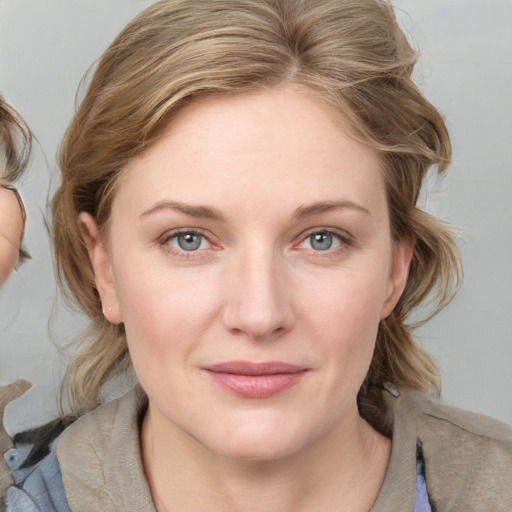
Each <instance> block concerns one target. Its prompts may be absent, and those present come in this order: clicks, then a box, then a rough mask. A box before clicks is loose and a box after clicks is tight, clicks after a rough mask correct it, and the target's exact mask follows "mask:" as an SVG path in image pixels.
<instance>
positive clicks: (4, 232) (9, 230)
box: [0, 187, 23, 285]
mask: <svg viewBox="0 0 512 512" xmlns="http://www.w3.org/2000/svg"><path fill="white" fill-rule="evenodd" d="M22 233H23V217H22V213H21V210H20V205H19V203H18V199H17V198H16V196H15V195H14V193H13V192H12V191H11V190H7V189H5V188H1V187H0V285H2V284H4V283H5V282H6V281H7V279H8V277H9V276H10V275H11V272H12V271H13V270H14V267H15V266H16V263H17V262H18V256H19V250H20V243H21V234H22Z"/></svg>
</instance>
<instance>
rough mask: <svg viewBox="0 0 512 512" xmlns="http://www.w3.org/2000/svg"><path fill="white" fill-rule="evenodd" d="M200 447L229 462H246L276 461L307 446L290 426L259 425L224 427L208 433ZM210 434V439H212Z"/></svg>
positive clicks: (255, 423) (299, 433)
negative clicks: (204, 447)
mask: <svg viewBox="0 0 512 512" xmlns="http://www.w3.org/2000/svg"><path fill="white" fill-rule="evenodd" d="M209 434H210V436H209V439H208V440H205V441H206V442H204V444H205V445H206V446H207V447H208V448H209V449H210V450H212V451H213V452H215V453H217V454H218V455H221V456H223V457H227V458H230V459H237V460H247V461H265V460H269V461H270V460H278V459H284V458H286V457H289V456H290V455H292V454H294V453H296V452H298V451H300V450H301V448H303V447H304V446H305V445H306V444H307V440H306V439H305V438H304V436H303V435H302V434H301V432H298V431H297V429H296V428H293V426H292V425H285V424H283V423H281V425H278V426H276V425H275V424H274V423H273V422H272V421H271V420H268V421H266V422H263V423H259V424H258V422H253V423H252V424H244V425H236V424H233V423H232V424H231V425H227V426H226V429H225V431H224V429H221V430H220V431H219V432H217V433H214V432H212V431H210V432H209ZM212 434H213V436H214V437H213V436H212Z"/></svg>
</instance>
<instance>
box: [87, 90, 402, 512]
mask: <svg viewBox="0 0 512 512" xmlns="http://www.w3.org/2000/svg"><path fill="white" fill-rule="evenodd" d="M344 127H345V121H344V120H343V118H342V117H341V116H334V115H333V113H332V111H329V109H328V108H327V107H325V106H324V104H323V103H322V102H321V101H320V100H318V99H316V98H315V97H313V96H312V95H310V94H308V93H307V92H305V91H303V90H300V89H298V88H296V87H292V86H288V87H284V88H279V89H273V90H265V91H261V92H258V93H252V94H243V95H237V96H227V97H220V98H210V99H204V100H201V101H198V102H196V103H195V104H193V105H191V106H189V107H187V109H185V110H184V111H183V112H182V113H181V114H180V116H179V117H178V118H177V119H175V120H174V121H173V122H172V123H171V124H170V126H169V127H168V129H167V132H166V134H165V135H164V136H163V137H162V138H161V139H160V140H159V141H158V142H157V143H156V144H155V145H154V146H153V147H152V148H151V149H150V150H148V151H147V152H146V153H145V154H143V155H142V156H140V157H138V158H136V159H134V160H133V161H132V162H131V163H129V164H128V166H127V167H126V168H125V169H124V170H123V174H122V179H121V182H120V186H119V188H118V191H117V195H116V197H115V199H114V202H113V209H112V218H111V224H110V228H109V232H108V233H107V234H106V236H105V238H104V239H103V240H102V239H101V237H100V235H99V232H98V229H97V226H96V224H95V222H94V219H93V218H91V217H90V216H89V215H88V214H85V213H83V214H81V216H80V223H81V226H82V231H83V233H84V240H85V242H86V244H87V247H88V250H89V255H90V258H91V261H92V264H93V267H94V270H95V275H96V283H97V287H98V290H99V292H100V295H101V299H102V304H103V310H104V314H105V316H106V317H107V318H108V320H109V321H111V322H113V323H120V322H124V325H125V328H126V334H127V340H128V345H129V350H130V353H131V357H132V360H133V364H134V368H135V371H136V373H137V375H138V377H139V380H140V382H141V384H142V386H143V388H144V389H145V391H146V392H147V394H148V397H149V408H148V411H147V413H146V415H145V418H144V422H143V427H142V432H141V445H142V454H143V462H144V467H145V470H146V474H147V477H148V481H149V484H150V488H151V491H152V494H153V498H154V501H155V504H156V506H157V507H158V510H160V511H165V510H166V505H167V507H168V508H169V509H170V508H171V505H170V504H172V507H173V509H176V510H184V511H193V510H222V511H231V510H233V511H235V510H236V511H245V510H247V511H252V512H254V511H260V510H261V511H268V510H280V511H295V512H296V511H313V510H314V511H323V510H325V511H332V510H333V507H334V506H336V509H339V510H351V511H355V512H357V511H367V510H369V509H370V508H371V506H372V504H373V502H374V501H375V498H376V496H377V494H378V491H379V489H380V487H381V485H382V481H383V479H384V475H385V471H386V467H387V464H388V461H389V454H390V441H389V440H388V439H386V438H384V437H382V436H380V435H379V434H378V433H377V432H376V431H374V430H373V429H372V427H370V426H369V425H368V424H367V423H366V422H365V421H364V420H363V419H362V418H361V417H360V416H359V413H358V409H357V404H356V396H357V392H358V390H359V388H360V386H361V383H362V381H363V379H364V377H365V374H366V372H367V370H368V367H369V365H370V361H371V357H372V353H373V349H374V345H375V339H376V334H377V329H378V324H379V322H380V320H381V319H383V318H385V317H386V316H387V315H388V314H389V313H390V311H391V310H392V309H393V307H394V306H395V304H396V302H397V301H398V299H399V297H400V295H401V293H402V291H403V288H404V286H405V282H406V278H407V270H408V266H409V263H410V258H411V252H412V246H411V243H406V242H403V243H399V244H395V245H394V244H393V243H392V240H391V236H390V226H389V218H388V210H387V204H386V195H385V189H384V182H383V177H382V175H381V163H380V160H379V156H378V154H377V153H375V152H374V151H373V150H370V149H369V148H366V147H364V146H362V145H361V144H359V143H358V142H356V141H354V140H353V139H352V138H350V137H349V136H348V135H347V133H346V132H347V130H345V129H344ZM177 203H179V204H177ZM198 207H201V208H202V209H201V208H199V209H198ZM205 208H207V209H205ZM212 213H215V215H214V216H212V215H211V214H212ZM176 230H182V232H183V231H185V232H189V233H190V230H192V231H195V232H196V234H198V235H200V238H199V239H198V240H199V241H200V246H199V248H198V249H197V250H193V251H185V250H183V249H182V248H180V245H179V242H180V241H181V242H183V240H184V239H183V237H182V238H178V236H177V233H176ZM327 232H329V233H331V236H332V239H331V240H332V245H331V246H330V247H329V248H328V249H326V250H325V246H322V248H324V250H318V246H317V245H314V239H312V238H311V236H312V235H314V234H317V235H321V236H325V233H327ZM233 360H243V361H251V362H266V361H282V362H287V363H291V364H294V365H299V366H300V367H302V368H304V369H305V372H304V376H303V377H302V378H301V380H300V381H299V382H298V384H296V385H295V386H292V387H291V388H289V389H287V390H285V391H283V392H281V393H278V394H276V395H274V396H271V397H268V398H259V399H258V398H246V397H240V396H237V395H236V394H233V393H232V392H230V391H229V390H226V389H225V388H224V387H222V386H219V385H217V382H215V381H214V380H213V379H212V378H211V374H210V373H209V372H208V371H205V367H209V365H212V364H218V363H222V362H225V361H233ZM334 504H335V505H334Z"/></svg>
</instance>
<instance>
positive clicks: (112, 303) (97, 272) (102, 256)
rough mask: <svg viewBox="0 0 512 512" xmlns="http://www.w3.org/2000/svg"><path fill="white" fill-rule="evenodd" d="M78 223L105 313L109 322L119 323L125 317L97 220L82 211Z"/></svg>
mask: <svg viewBox="0 0 512 512" xmlns="http://www.w3.org/2000/svg"><path fill="white" fill-rule="evenodd" d="M78 224H79V226H80V231H81V233H82V240H83V241H84V244H85V246H86V247H87V252H88V254H89V259H90V261H91V265H92V268H93V271H94V279H95V282H96V289H97V290H98V293H99V295H100V299H101V305H102V308H103V315H104V316H105V318H106V319H107V320H108V321H109V322H111V323H113V324H119V323H121V322H122V321H123V318H122V315H121V311H120V308H119V302H118V300H117V290H116V286H115V280H114V277H113V272H112V265H111V262H110V259H109V256H108V252H107V250H106V248H105V246H104V244H103V243H102V240H101V234H100V232H99V229H98V226H97V224H96V221H95V219H94V217H92V215H90V214H88V213H86V212H82V213H80V215H79V216H78Z"/></svg>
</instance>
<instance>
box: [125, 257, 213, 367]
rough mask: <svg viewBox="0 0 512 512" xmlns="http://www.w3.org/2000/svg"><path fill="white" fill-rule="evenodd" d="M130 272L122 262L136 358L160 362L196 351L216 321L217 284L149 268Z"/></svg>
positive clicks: (127, 325) (130, 341)
mask: <svg viewBox="0 0 512 512" xmlns="http://www.w3.org/2000/svg"><path fill="white" fill-rule="evenodd" d="M132 263H133V261H132ZM128 268H130V267H128V265H124V262H123V260H121V261H120V265H118V267H117V269H118V271H117V272H116V289H117V294H118V300H119V305H120V310H121V313H122V316H123V320H124V325H125V330H126V335H127V340H128V345H129V347H130V352H131V353H132V356H133V357H135V356H138V355H140V356H142V357H143V358H144V359H147V360H150V359H151V360H157V361H158V360H162V356H163V354H164V352H165V353H169V354H170V355H172V354H173V353H176V356H178V355H182V353H183V352H186V351H190V350H192V347H193V344H194V343H195V342H196V340H197V339H199V335H200V334H201V332H203V331H204V330H205V329H206V328H207V326H208V325H209V324H210V323H211V322H212V318H213V317H215V304H216V301H215V286H214V283H213V282H212V279H206V278H205V276H200V275H197V273H196V275H194V272H193V271H192V272H186V271H185V272H183V271H179V272H176V271H175V272H173V271H172V269H171V270H170V269H169V268H162V267H159V266H157V265H154V266H151V265H148V264H147V263H146V264H145V266H144V265H143V264H142V263H141V265H140V266H139V268H140V269H141V270H139V271H134V272H126V271H125V270H126V269H128Z"/></svg>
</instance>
